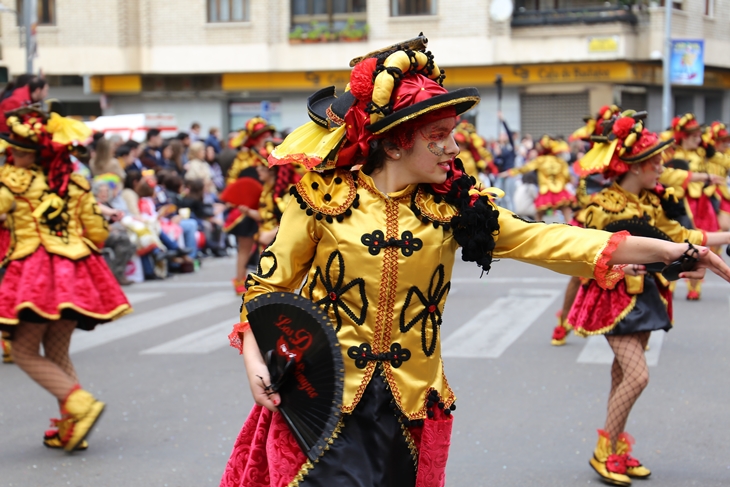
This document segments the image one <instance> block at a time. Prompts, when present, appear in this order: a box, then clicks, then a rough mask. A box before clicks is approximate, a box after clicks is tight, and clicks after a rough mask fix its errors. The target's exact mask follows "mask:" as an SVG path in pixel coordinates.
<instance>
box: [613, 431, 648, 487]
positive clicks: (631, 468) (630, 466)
mask: <svg viewBox="0 0 730 487" xmlns="http://www.w3.org/2000/svg"><path fill="white" fill-rule="evenodd" d="M634 443H635V441H634V438H633V437H632V436H631V435H630V434H628V433H621V434H620V435H618V440H617V441H616V454H617V455H621V456H623V457H624V464H625V465H626V475H628V476H629V477H631V478H636V479H645V478H647V477H648V476H649V475H651V470H649V469H648V468H646V467H645V466H643V465H642V464H641V462H639V461H638V460H637V459H636V458H634V457H632V456H631V455H630V453H631V450H632V449H633V445H634Z"/></svg>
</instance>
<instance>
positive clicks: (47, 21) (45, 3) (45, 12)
mask: <svg viewBox="0 0 730 487" xmlns="http://www.w3.org/2000/svg"><path fill="white" fill-rule="evenodd" d="M15 10H16V11H17V12H18V16H17V17H18V25H25V17H24V15H23V0H16V2H15ZM36 13H37V15H38V25H56V0H37V9H36Z"/></svg>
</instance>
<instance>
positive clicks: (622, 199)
mask: <svg viewBox="0 0 730 487" xmlns="http://www.w3.org/2000/svg"><path fill="white" fill-rule="evenodd" d="M608 128H609V129H610V131H607V132H606V133H605V134H604V136H603V138H602V141H601V142H598V143H596V144H595V145H594V147H593V148H592V149H591V152H592V154H590V155H589V154H587V156H588V157H586V158H584V159H585V160H582V161H581V162H580V163H579V164H580V166H581V168H582V170H583V171H584V172H585V173H591V172H593V173H602V174H603V175H604V176H607V177H608V176H610V177H612V178H616V179H618V180H619V181H620V179H619V178H620V177H621V176H623V175H624V174H626V173H628V172H629V171H630V167H631V166H632V165H634V164H641V163H643V162H645V161H649V160H650V159H652V158H655V156H657V155H659V154H661V152H662V151H664V150H665V149H667V148H668V146H669V143H670V142H671V141H661V140H660V139H659V137H658V136H657V135H656V134H654V133H651V132H649V131H647V130H646V129H644V127H643V122H642V121H641V120H640V117H639V116H636V118H634V115H633V113H632V114H630V115H627V116H624V117H621V116H619V117H617V118H616V119H614V120H613V121H612V123H611V124H610V125H609V126H608ZM654 162H655V161H653V160H652V161H651V163H654ZM659 162H661V159H659ZM640 170H643V168H642V169H640ZM637 174H638V173H637ZM637 177H638V176H637ZM673 177H674V178H675V179H677V180H681V181H684V183H686V180H687V178H688V175H687V172H686V171H681V172H676V173H674V176H673ZM670 179H671V178H670ZM684 183H682V184H684ZM666 196H667V197H670V196H671V192H668V193H667V194H666ZM661 203H662V202H661V198H660V196H659V195H658V194H656V193H655V192H653V191H647V190H643V189H642V190H641V191H640V192H639V193H638V194H635V193H632V192H629V191H626V190H625V189H624V188H623V187H622V186H621V185H620V184H618V183H615V184H614V185H613V186H611V187H610V188H606V189H604V190H603V191H601V192H600V193H597V194H595V195H593V196H592V197H591V202H590V204H588V206H587V207H586V208H585V209H583V210H582V211H581V212H580V213H579V215H578V216H577V218H578V220H579V221H580V222H581V223H583V225H584V226H585V227H586V228H594V229H602V230H608V231H612V232H625V231H628V232H629V233H631V234H632V235H637V236H643V237H654V238H659V239H665V240H671V241H674V242H684V241H688V242H691V243H694V244H704V243H705V242H706V238H707V234H706V233H705V232H703V231H698V230H688V229H686V228H684V227H682V226H681V225H680V224H679V223H678V222H676V221H674V220H670V219H669V217H667V215H666V214H665V213H664V210H663V208H662V204H661ZM662 267H663V265H662ZM647 270H648V271H649V272H648V273H647V274H645V275H641V274H638V273H637V274H635V275H626V276H624V279H622V280H621V281H620V282H619V283H618V284H617V285H616V287H615V288H613V289H604V288H602V287H600V286H599V283H597V282H595V281H589V282H588V283H587V284H585V285H583V286H582V287H581V288H580V289H579V290H578V294H577V296H576V298H575V301H574V303H573V306H572V307H571V309H570V312H569V313H568V318H567V321H568V323H569V324H570V325H572V326H573V327H574V329H575V333H576V334H577V335H580V336H588V335H599V334H603V335H623V336H624V339H625V340H626V341H625V342H621V343H631V344H634V345H635V344H636V343H641V340H644V339H646V340H648V334H649V332H651V331H654V330H669V329H671V327H672V293H671V291H670V289H669V286H668V282H667V281H666V280H665V279H664V277H663V276H662V275H661V274H660V273H658V272H652V269H647ZM612 338H617V337H612ZM613 343H614V342H612V341H611V340H609V344H611V346H612V347H613ZM644 345H645V344H643V345H640V346H638V347H637V346H634V347H633V348H632V350H638V353H639V355H640V357H639V358H638V359H636V360H639V361H641V360H643V359H644V357H643V352H644ZM627 348H628V345H627ZM614 353H615V355H616V356H615V358H614V363H613V366H612V369H611V370H612V388H613V387H618V385H617V384H621V380H627V381H629V380H632V379H631V378H629V377H630V373H629V371H628V370H625V369H624V368H623V367H625V363H626V357H625V356H624V355H621V357H619V352H617V351H616V349H615V348H614ZM624 353H627V352H625V351H622V352H621V354H624ZM640 366H643V367H644V368H646V363H645V361H644V362H643V363H641V362H636V364H635V365H634V367H636V368H637V370H639V369H638V368H639V367H640ZM637 374H638V373H637ZM627 384H629V385H632V384H631V383H628V382H627ZM641 389H642V388H641V387H639V388H638V394H640V393H641ZM622 391H623V392H622V394H625V395H622V396H621V398H624V399H623V400H624V401H625V402H626V403H628V404H633V401H635V400H636V399H637V398H638V394H636V393H634V392H633V391H634V389H632V388H627V389H622ZM613 392H614V389H612V394H613ZM611 400H612V398H609V408H608V416H607V420H606V421H607V422H606V424H607V426H606V430H608V429H609V426H608V425H609V424H610V425H611V427H612V428H617V427H618V426H616V423H614V422H611V423H609V419H608V418H611V420H613V419H614V418H616V417H617V415H619V414H625V415H626V416H624V425H625V419H626V418H627V417H628V413H629V412H630V407H629V409H628V410H625V409H620V411H621V412H617V411H619V409H617V407H616V406H615V403H612V402H611ZM612 405H613V409H612ZM620 407H623V406H620ZM619 424H620V423H619ZM621 427H623V426H621ZM611 434H613V435H615V441H616V442H615V445H614V444H612V441H611ZM632 443H633V440H632V439H631V437H630V436H629V435H628V434H627V433H625V432H621V430H618V431H611V432H610V433H609V432H608V431H604V430H599V439H598V444H597V445H596V448H595V450H594V454H593V458H592V459H591V460H590V464H591V466H592V467H593V468H594V470H595V471H596V472H597V473H598V474H599V475H600V476H601V477H602V478H603V479H604V480H606V481H607V482H609V483H612V484H615V485H624V486H627V485H630V484H631V478H630V477H635V478H646V477H648V476H649V475H650V474H651V472H650V471H649V470H648V469H647V468H645V467H643V466H642V465H641V463H640V462H638V461H637V460H636V459H635V458H633V457H631V456H630V452H631V444H632Z"/></svg>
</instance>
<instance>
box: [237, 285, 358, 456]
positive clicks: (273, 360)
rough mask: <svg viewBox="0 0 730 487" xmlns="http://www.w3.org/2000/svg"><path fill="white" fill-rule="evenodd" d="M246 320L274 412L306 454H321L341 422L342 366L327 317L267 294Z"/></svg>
mask: <svg viewBox="0 0 730 487" xmlns="http://www.w3.org/2000/svg"><path fill="white" fill-rule="evenodd" d="M246 310H247V311H248V321H249V323H250V324H251V331H252V332H253V334H254V337H256V342H257V343H258V346H259V349H260V350H261V354H262V355H263V356H264V359H265V360H266V364H267V366H268V368H269V373H270V375H271V385H270V390H271V391H272V392H278V393H279V394H280V395H281V404H280V405H279V412H281V414H282V416H283V417H284V419H285V420H286V422H287V424H288V425H289V428H290V429H291V431H292V433H293V434H294V437H295V438H296V440H297V443H299V446H300V447H301V448H302V450H303V451H304V453H305V455H307V457H308V458H309V459H310V460H312V461H315V460H316V459H317V458H319V456H320V455H321V454H322V452H323V451H324V449H325V448H326V446H327V445H328V443H327V440H328V439H330V438H331V437H332V434H333V433H334V430H335V427H336V426H337V423H338V421H339V419H340V407H341V406H342V390H343V387H344V380H345V365H344V363H343V361H342V352H341V351H340V344H339V343H338V341H337V335H336V333H335V330H334V328H333V327H332V324H331V322H330V320H329V317H328V316H327V314H326V313H324V312H323V311H322V310H321V309H320V308H319V307H318V306H316V305H315V304H314V303H313V302H312V301H310V300H309V299H307V298H304V297H302V296H299V295H297V294H292V293H269V294H263V295H261V296H258V297H256V298H254V299H252V300H251V301H249V302H248V303H246Z"/></svg>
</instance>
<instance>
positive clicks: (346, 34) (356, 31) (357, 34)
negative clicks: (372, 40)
mask: <svg viewBox="0 0 730 487" xmlns="http://www.w3.org/2000/svg"><path fill="white" fill-rule="evenodd" d="M367 33H368V26H367V24H365V25H364V26H363V27H362V28H361V29H360V28H357V26H356V25H355V19H352V18H350V19H347V24H346V25H345V27H344V28H343V29H342V30H341V31H340V32H339V37H340V40H341V41H343V42H359V41H362V40H365V39H366V38H367Z"/></svg>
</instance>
